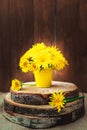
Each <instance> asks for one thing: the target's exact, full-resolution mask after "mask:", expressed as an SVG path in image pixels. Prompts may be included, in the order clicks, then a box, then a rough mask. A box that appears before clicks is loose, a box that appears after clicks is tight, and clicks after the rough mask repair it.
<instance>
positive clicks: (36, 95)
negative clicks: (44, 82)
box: [10, 81, 79, 105]
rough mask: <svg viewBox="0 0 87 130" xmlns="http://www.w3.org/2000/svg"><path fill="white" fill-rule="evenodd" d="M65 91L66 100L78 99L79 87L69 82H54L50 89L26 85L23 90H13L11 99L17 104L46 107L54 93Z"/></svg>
mask: <svg viewBox="0 0 87 130" xmlns="http://www.w3.org/2000/svg"><path fill="white" fill-rule="evenodd" d="M60 91H63V92H64V93H65V97H66V99H69V98H73V97H77V96H78V94H79V92H78V87H77V86H76V85H75V84H73V83H69V82H59V81H53V82H52V86H51V87H49V88H40V87H36V86H35V82H28V83H25V84H24V86H23V88H22V90H20V91H14V90H11V91H10V92H11V99H12V100H13V101H15V102H18V103H22V104H29V105H46V104H48V102H49V96H50V95H51V94H52V93H53V92H60Z"/></svg>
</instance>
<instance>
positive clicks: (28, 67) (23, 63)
mask: <svg viewBox="0 0 87 130" xmlns="http://www.w3.org/2000/svg"><path fill="white" fill-rule="evenodd" d="M19 66H20V68H21V69H22V71H23V72H25V73H26V72H28V71H29V70H31V65H30V64H29V60H27V59H24V58H22V59H21V60H20V63H19Z"/></svg>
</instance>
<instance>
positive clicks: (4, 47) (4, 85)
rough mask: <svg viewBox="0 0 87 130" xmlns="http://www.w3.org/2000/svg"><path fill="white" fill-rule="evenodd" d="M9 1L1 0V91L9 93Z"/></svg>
mask: <svg viewBox="0 0 87 130" xmlns="http://www.w3.org/2000/svg"><path fill="white" fill-rule="evenodd" d="M9 37H10V33H9V7H8V0H0V90H1V91H8V89H9V83H10V79H11V49H10V40H9Z"/></svg>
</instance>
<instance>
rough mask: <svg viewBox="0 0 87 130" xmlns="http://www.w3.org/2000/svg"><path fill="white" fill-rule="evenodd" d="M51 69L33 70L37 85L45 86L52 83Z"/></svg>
mask: <svg viewBox="0 0 87 130" xmlns="http://www.w3.org/2000/svg"><path fill="white" fill-rule="evenodd" d="M52 77H53V69H46V70H41V71H34V78H35V81H36V86H37V87H42V88H47V87H50V86H51V85H52Z"/></svg>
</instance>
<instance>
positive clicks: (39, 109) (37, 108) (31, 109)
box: [4, 93, 84, 117]
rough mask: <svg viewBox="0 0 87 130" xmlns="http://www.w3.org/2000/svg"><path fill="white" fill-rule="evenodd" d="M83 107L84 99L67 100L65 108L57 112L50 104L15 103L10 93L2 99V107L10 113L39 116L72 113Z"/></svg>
mask: <svg viewBox="0 0 87 130" xmlns="http://www.w3.org/2000/svg"><path fill="white" fill-rule="evenodd" d="M81 107H84V99H78V100H75V101H73V102H69V103H67V104H66V105H65V108H63V109H62V110H61V112H60V113H58V111H57V109H56V108H54V107H53V106H50V105H26V104H20V103H16V102H14V101H12V100H11V98H10V93H8V94H7V95H6V97H5V99H4V109H5V110H6V111H10V112H11V113H18V114H22V115H29V116H32V115H34V116H38V117H39V116H41V117H55V116H61V115H65V114H69V113H72V112H73V111H76V110H78V109H79V108H81Z"/></svg>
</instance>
